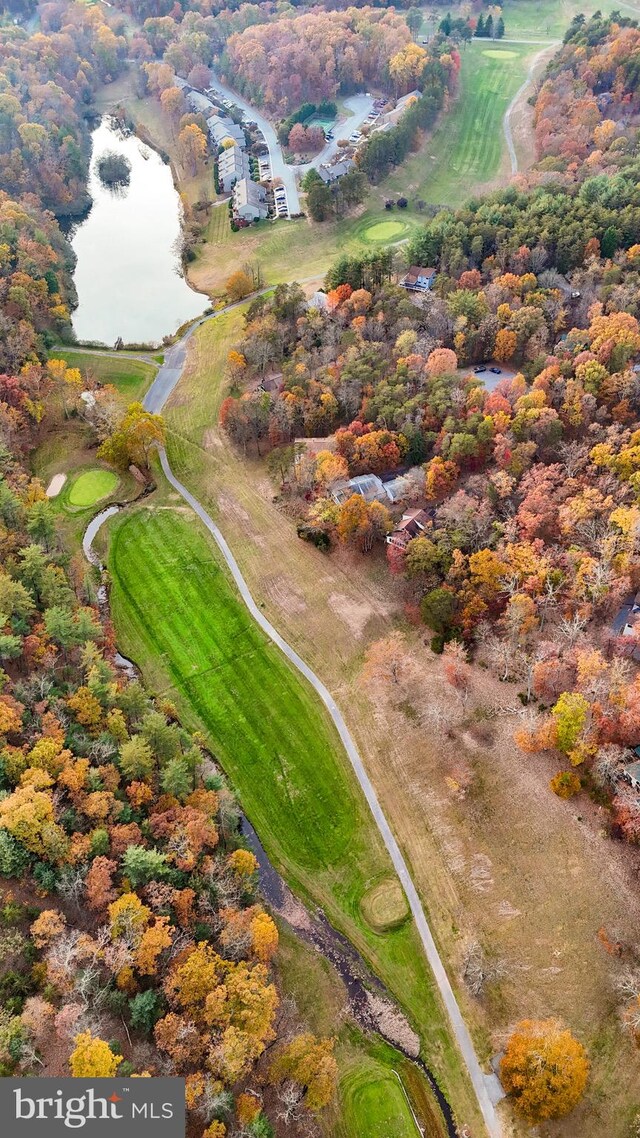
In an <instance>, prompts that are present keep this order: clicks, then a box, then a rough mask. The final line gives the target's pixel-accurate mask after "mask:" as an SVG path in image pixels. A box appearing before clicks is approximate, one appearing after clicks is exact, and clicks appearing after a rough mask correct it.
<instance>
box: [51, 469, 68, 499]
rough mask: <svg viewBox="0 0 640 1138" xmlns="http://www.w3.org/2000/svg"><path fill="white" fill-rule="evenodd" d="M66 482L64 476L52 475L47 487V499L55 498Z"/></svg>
mask: <svg viewBox="0 0 640 1138" xmlns="http://www.w3.org/2000/svg"><path fill="white" fill-rule="evenodd" d="M66 481H67V476H66V474H54V476H53V478H52V479H51V481H50V483H49V485H48V486H47V498H57V496H58V494H59V493H60V491H61V490H62V487H63V486H64V484H65V482H66Z"/></svg>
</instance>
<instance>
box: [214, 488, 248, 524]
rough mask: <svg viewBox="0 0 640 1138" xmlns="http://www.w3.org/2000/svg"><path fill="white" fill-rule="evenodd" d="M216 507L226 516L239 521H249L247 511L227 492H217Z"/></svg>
mask: <svg viewBox="0 0 640 1138" xmlns="http://www.w3.org/2000/svg"><path fill="white" fill-rule="evenodd" d="M218 509H219V510H220V513H221V514H224V516H225V517H227V518H235V519H236V520H237V519H239V520H240V521H241V522H245V523H246V522H250V521H251V518H250V517H249V514H248V513H247V511H246V510H245V509H244V508H243V507H242V506H241V505H240V503H239V502H238V501H237V499H236V498H234V497H233V496H232V495H231V494H229V493H225V494H223V493H220V494H218Z"/></svg>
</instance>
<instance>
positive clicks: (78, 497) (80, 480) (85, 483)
mask: <svg viewBox="0 0 640 1138" xmlns="http://www.w3.org/2000/svg"><path fill="white" fill-rule="evenodd" d="M117 485H118V478H117V475H115V474H114V473H113V471H111V470H85V471H84V473H83V474H80V475H78V477H77V478H76V479H74V481H73V482H72V483H71V486H70V488H69V493H68V501H69V505H70V506H79V507H80V508H81V509H83V508H85V507H87V506H94V505H95V503H96V502H101V501H102V499H103V498H107V497H108V496H109V495H110V494H112V493H113V491H114V490H115V488H116V486H117Z"/></svg>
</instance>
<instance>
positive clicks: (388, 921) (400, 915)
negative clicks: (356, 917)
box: [360, 877, 409, 933]
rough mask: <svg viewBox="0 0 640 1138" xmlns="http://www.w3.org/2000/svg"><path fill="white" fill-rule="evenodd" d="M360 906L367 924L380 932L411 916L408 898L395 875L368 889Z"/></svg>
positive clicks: (394, 926)
mask: <svg viewBox="0 0 640 1138" xmlns="http://www.w3.org/2000/svg"><path fill="white" fill-rule="evenodd" d="M360 908H361V909H362V915H363V917H364V919H365V921H366V922H367V924H368V925H369V926H370V928H372V929H375V931H376V932H378V933H381V932H385V931H386V930H387V929H392V928H396V927H397V926H398V925H401V924H402V922H403V921H406V919H407V917H408V916H409V905H408V903H407V899H406V897H405V895H404V893H403V891H402V888H401V886H400V882H399V881H397V880H396V878H394V877H387V878H385V880H384V881H379V882H378V883H377V885H373V886H372V887H371V889H369V890H367V892H366V893H365V895H364V897H363V898H362V901H361V902H360Z"/></svg>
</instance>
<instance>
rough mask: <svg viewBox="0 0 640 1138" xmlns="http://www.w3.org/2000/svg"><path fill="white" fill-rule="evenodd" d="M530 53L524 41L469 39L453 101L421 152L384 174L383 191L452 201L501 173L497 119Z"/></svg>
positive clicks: (501, 146)
mask: <svg viewBox="0 0 640 1138" xmlns="http://www.w3.org/2000/svg"><path fill="white" fill-rule="evenodd" d="M487 51H489V52H491V55H487V54H486V52H487ZM534 54H535V50H534V49H532V48H530V47H528V46H526V45H523V46H520V45H518V46H515V45H513V46H510V47H509V48H506V47H505V48H500V47H497V46H496V47H493V46H492V47H489V48H488V47H487V46H486V41H484V42H483V41H478V40H476V41H475V42H474V43H471V44H469V46H468V47H467V48H466V49H465V51H464V52H463V54H462V67H461V70H460V92H459V95H458V97H457V99H456V101H455V102H454V103H453V104H452V106H451V108H450V110H449V112H448V113H447V115H446V116H445V117H444V118H443V119H442V121H441V124H440V126H439V127H438V129H437V130H436V131H435V133H434V135H433V137H432V138H431V139H430V140H427V142H426V144H425V145H424V147H423V148H422V150H421V151H420V153H418V154H416V155H415V156H414V157H412V158H409V160H408V161H407V162H404V163H403V165H402V166H401V167H400V168H399V169H398V170H396V171H395V172H394V173H393V174H392V175H391V176H390V177H389V178H388V179H387V181H386V182H385V190H386V191H387V195H388V196H389V195H391V196H392V195H394V194H400V193H404V194H405V196H406V197H408V198H409V199H410V200H411V199H414V200H415V199H416V198H417V199H422V200H423V201H426V202H430V203H432V204H434V205H442V204H446V205H450V206H456V205H460V204H461V203H462V202H463V201H465V199H466V198H468V197H470V196H471V194H472V193H475V192H477V191H480V190H481V189H482V187H487V186H488V185H489V184H490V183H493V182H495V180H496V179H497V178H499V177H500V176H501V175H502V174H504V173H506V165H505V157H506V152H505V139H504V130H503V126H502V120H503V117H504V113H505V111H506V109H507V107H508V106H509V103H510V102H511V100H512V98H513V96H514V95H515V93H516V91H517V90H518V88H519V87H520V86H521V84H522V83H523V82H524V79H525V76H526V74H527V70H528V68H529V65H530V63H531V59H532V57H533V55H534ZM410 208H411V207H410Z"/></svg>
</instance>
